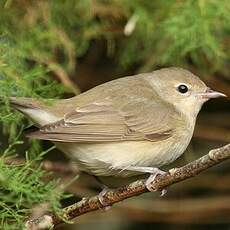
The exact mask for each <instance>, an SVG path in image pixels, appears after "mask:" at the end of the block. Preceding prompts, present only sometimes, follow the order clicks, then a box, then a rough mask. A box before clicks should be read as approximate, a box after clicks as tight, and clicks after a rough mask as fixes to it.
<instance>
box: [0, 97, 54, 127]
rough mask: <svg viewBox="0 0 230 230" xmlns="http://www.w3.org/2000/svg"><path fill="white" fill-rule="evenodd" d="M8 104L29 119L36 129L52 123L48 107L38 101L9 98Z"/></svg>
mask: <svg viewBox="0 0 230 230" xmlns="http://www.w3.org/2000/svg"><path fill="white" fill-rule="evenodd" d="M0 100H1V101H2V100H3V99H2V98H1V99H0ZM9 103H10V105H11V106H12V107H13V108H15V109H16V110H18V111H20V112H21V113H23V114H24V115H26V116H27V117H29V118H30V119H31V120H32V121H33V122H34V123H35V125H36V126H38V127H40V126H43V125H46V124H47V123H50V122H53V119H54V115H53V114H52V113H51V111H50V110H49V106H48V105H45V104H44V103H42V102H41V101H39V100H36V99H34V98H24V97H10V98H9Z"/></svg>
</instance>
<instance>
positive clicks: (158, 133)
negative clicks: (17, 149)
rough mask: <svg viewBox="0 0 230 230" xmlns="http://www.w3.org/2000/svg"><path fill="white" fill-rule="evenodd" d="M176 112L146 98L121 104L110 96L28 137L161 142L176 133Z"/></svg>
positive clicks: (69, 140) (52, 139)
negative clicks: (115, 103)
mask: <svg viewBox="0 0 230 230" xmlns="http://www.w3.org/2000/svg"><path fill="white" fill-rule="evenodd" d="M173 112H174V111H173V110H172V108H168V107H167V106H165V105H161V104H160V103H156V102H154V101H149V100H144V99H143V100H133V102H129V103H128V104H124V105H122V106H120V107H118V106H115V105H113V103H112V101H110V100H108V99H107V100H101V101H97V102H93V103H90V104H88V105H85V106H82V107H78V108H76V109H75V110H73V111H72V112H71V113H67V114H66V115H65V116H64V117H63V119H61V120H60V121H57V122H55V123H51V124H48V125H45V126H43V127H42V128H41V129H40V130H38V131H35V132H33V133H30V134H29V135H28V136H29V137H31V138H37V139H44V140H51V141H61V142H107V141H109V142H111V141H127V140H130V141H132V140H140V141H141V140H149V141H159V140H164V139H167V138H169V137H170V136H172V134H173V128H172V123H173V121H172V113H173Z"/></svg>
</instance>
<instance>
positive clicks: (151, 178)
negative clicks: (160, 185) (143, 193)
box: [145, 168, 167, 196]
mask: <svg viewBox="0 0 230 230" xmlns="http://www.w3.org/2000/svg"><path fill="white" fill-rule="evenodd" d="M165 174H166V172H165V171H162V170H160V169H158V168H152V172H151V175H150V176H149V178H148V179H147V180H146V182H145V186H146V188H147V189H148V190H149V191H150V192H156V191H157V190H156V189H155V188H153V187H152V182H153V181H154V180H155V179H156V177H157V176H158V175H165ZM166 193H167V190H166V189H163V190H161V196H164V195H165V194H166Z"/></svg>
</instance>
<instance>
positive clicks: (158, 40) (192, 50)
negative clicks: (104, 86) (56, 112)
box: [0, 0, 230, 229]
mask: <svg viewBox="0 0 230 230" xmlns="http://www.w3.org/2000/svg"><path fill="white" fill-rule="evenodd" d="M229 8H230V4H229V1H228V0H211V1H205V0H198V1H195V0H184V1H183V0H182V1H177V0H168V1H161V0H154V1H149V0H132V1H130V0H80V1H75V0H68V1H63V0H50V1H26V0H24V1H21V0H14V1H12V0H1V1H0V92H1V101H2V102H4V103H2V105H1V106H0V121H1V124H2V126H3V131H4V134H5V135H8V137H9V146H10V149H11V150H12V149H15V143H18V142H15V140H17V136H18V133H20V128H21V126H22V121H23V124H24V126H27V125H28V123H26V122H25V120H23V116H21V115H20V114H19V113H16V112H13V111H12V110H11V109H10V108H9V106H8V102H7V98H8V97H9V96H30V97H37V98H59V97H62V96H63V94H64V93H65V92H69V91H70V89H67V88H66V87H65V86H63V84H60V83H59V82H58V81H56V80H55V79H56V78H55V70H56V69H57V68H60V69H61V70H62V71H64V72H65V73H66V74H67V76H78V75H77V73H78V67H79V60H80V59H81V58H82V57H84V56H86V55H87V54H88V53H89V50H90V48H91V46H92V44H93V43H94V41H103V42H104V43H105V44H106V49H107V56H108V58H110V59H112V60H113V61H114V62H115V68H118V69H123V71H124V72H128V71H129V70H130V69H131V70H133V69H134V71H135V72H143V71H150V70H152V69H155V68H158V67H160V66H175V65H179V66H184V67H188V68H190V69H196V71H198V69H199V71H202V72H205V73H207V74H211V73H214V72H217V73H218V74H219V75H221V76H222V77H224V78H228V76H229V73H228V69H229V68H228V59H229V46H228V42H229V37H228V36H229V24H230V14H229V11H230V9H229ZM128 27H129V32H128V33H127V32H125V31H126V30H127V28H128ZM19 127H20V128H19ZM11 146H12V148H11ZM7 149H8V150H9V148H7ZM8 150H5V153H6V152H8ZM39 151H40V148H38V144H37V143H34V142H33V144H32V143H31V146H30V149H29V150H28V151H27V153H30V154H27V155H31V156H32V157H31V158H30V159H27V161H26V164H25V165H20V166H13V165H10V166H9V165H6V164H5V163H4V162H5V158H6V154H4V153H3V156H2V158H1V160H0V183H1V187H0V195H1V199H0V205H1V207H2V208H3V209H2V211H1V212H0V221H1V226H4V225H5V226H6V225H7V226H8V224H9V223H11V221H13V222H14V223H17V224H22V221H24V218H25V217H26V216H28V215H29V213H30V211H31V210H30V208H31V207H33V206H34V205H36V204H37V203H42V202H47V201H48V202H49V201H50V200H49V198H50V197H52V202H51V204H52V205H51V206H52V207H53V208H55V209H56V208H57V207H58V200H59V199H60V196H61V195H60V193H59V192H58V193H57V194H55V193H54V194H53V196H50V194H51V193H50V192H51V191H53V189H54V187H55V184H56V183H55V182H50V183H48V184H46V183H44V182H42V180H41V178H42V177H43V175H44V172H43V171H42V170H41V169H40V168H39V167H35V164H34V162H36V161H37V160H38V157H37V156H39V160H40V159H41V158H42V155H43V152H42V153H41V154H38V152H39ZM2 152H4V151H2ZM32 152H33V153H37V155H36V154H32ZM9 153H10V154H7V157H8V156H11V157H12V155H14V152H11V151H10V152H9ZM23 203H24V204H25V205H24V204H23ZM5 229H7V227H5Z"/></svg>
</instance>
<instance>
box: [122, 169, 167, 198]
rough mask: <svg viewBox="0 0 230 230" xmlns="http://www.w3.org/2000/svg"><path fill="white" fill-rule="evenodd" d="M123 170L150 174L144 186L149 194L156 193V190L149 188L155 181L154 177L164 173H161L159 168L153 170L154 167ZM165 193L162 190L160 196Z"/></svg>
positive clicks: (164, 190)
mask: <svg viewBox="0 0 230 230" xmlns="http://www.w3.org/2000/svg"><path fill="white" fill-rule="evenodd" d="M125 170H131V171H136V172H142V173H150V176H149V178H148V179H147V180H146V182H145V186H146V188H147V189H148V190H149V191H150V192H156V190H155V189H152V187H151V183H152V182H153V181H154V180H155V179H156V176H157V175H164V174H165V173H166V172H165V171H162V170H160V169H159V168H155V167H139V166H129V167H127V168H125ZM166 192H167V190H166V189H163V190H162V191H161V196H164V195H165V194H166Z"/></svg>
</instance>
